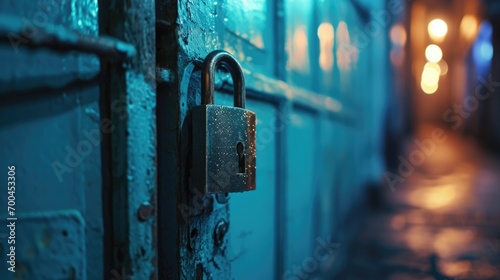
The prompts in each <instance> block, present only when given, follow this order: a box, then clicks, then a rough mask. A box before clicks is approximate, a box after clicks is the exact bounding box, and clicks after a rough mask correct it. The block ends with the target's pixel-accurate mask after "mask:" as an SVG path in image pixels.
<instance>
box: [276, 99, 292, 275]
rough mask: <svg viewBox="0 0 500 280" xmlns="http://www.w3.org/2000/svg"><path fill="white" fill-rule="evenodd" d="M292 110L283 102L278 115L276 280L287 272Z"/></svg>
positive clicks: (290, 106) (286, 102)
mask: <svg viewBox="0 0 500 280" xmlns="http://www.w3.org/2000/svg"><path fill="white" fill-rule="evenodd" d="M291 110H292V104H291V103H290V102H289V100H284V101H282V102H281V103H280V104H279V106H278V110H277V114H281V116H285V117H284V118H279V119H280V120H283V122H284V123H282V124H280V125H282V127H283V129H280V130H279V131H277V135H276V137H277V138H276V139H277V141H276V142H277V145H278V146H277V149H276V159H277V160H276V165H277V166H276V172H277V176H276V206H275V207H276V208H275V211H276V237H275V238H276V240H275V243H276V275H275V279H282V278H283V273H284V271H285V244H286V230H285V229H286V225H285V217H286V201H285V197H286V195H285V194H286V191H287V189H286V184H287V179H286V178H287V176H286V171H287V170H286V166H287V133H288V126H289V124H288V122H287V121H285V120H288V117H287V116H289V114H290V112H291Z"/></svg>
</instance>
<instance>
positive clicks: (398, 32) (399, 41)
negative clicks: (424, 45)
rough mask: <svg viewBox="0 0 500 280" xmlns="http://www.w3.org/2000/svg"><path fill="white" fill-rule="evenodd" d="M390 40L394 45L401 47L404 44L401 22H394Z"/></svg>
mask: <svg viewBox="0 0 500 280" xmlns="http://www.w3.org/2000/svg"><path fill="white" fill-rule="evenodd" d="M390 37H391V41H392V43H393V44H394V45H396V46H400V47H403V46H404V45H405V44H406V30H405V28H404V26H403V25H402V24H399V23H398V24H395V25H394V26H393V27H392V28H391V31H390Z"/></svg>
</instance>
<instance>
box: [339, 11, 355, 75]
mask: <svg viewBox="0 0 500 280" xmlns="http://www.w3.org/2000/svg"><path fill="white" fill-rule="evenodd" d="M337 42H338V43H337V44H338V45H337V66H338V67H339V69H340V70H350V69H351V55H352V54H353V53H354V52H355V48H354V47H353V46H352V45H351V39H350V37H349V30H348V28H347V23H345V21H341V22H339V26H338V27H337Z"/></svg>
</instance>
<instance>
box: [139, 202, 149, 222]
mask: <svg viewBox="0 0 500 280" xmlns="http://www.w3.org/2000/svg"><path fill="white" fill-rule="evenodd" d="M137 214H138V217H139V220H140V221H146V220H147V219H149V217H151V216H152V215H153V206H152V205H151V204H149V202H143V203H142V204H141V206H140V207H139V211H138V212H137Z"/></svg>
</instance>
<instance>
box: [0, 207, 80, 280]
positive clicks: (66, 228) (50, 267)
mask: <svg viewBox="0 0 500 280" xmlns="http://www.w3.org/2000/svg"><path fill="white" fill-rule="evenodd" d="M17 218H18V219H17V221H15V224H16V243H15V246H16V266H15V269H16V272H15V273H12V272H10V271H8V270H7V267H6V265H5V264H6V263H7V259H6V258H7V256H6V254H7V253H8V252H9V251H8V248H9V247H10V246H11V245H9V244H7V239H0V245H1V246H0V248H1V249H2V250H0V253H1V254H0V261H1V263H2V265H1V269H0V278H2V279H4V280H10V279H14V278H15V279H26V280H35V279H40V280H42V279H46V280H49V279H75V280H85V279H87V274H86V272H87V271H86V242H85V221H84V219H83V217H82V216H81V214H80V212H79V211H76V210H67V211H57V212H37V213H36V214H35V213H26V214H24V215H18V216H17ZM4 219H5V218H4Z"/></svg>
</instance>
